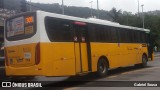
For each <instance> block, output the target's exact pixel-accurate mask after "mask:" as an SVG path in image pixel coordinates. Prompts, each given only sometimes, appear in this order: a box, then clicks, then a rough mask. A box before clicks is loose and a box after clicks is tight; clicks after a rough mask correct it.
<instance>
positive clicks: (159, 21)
mask: <svg viewBox="0 0 160 90" xmlns="http://www.w3.org/2000/svg"><path fill="white" fill-rule="evenodd" d="M20 1H21V0H4V3H5V6H4V7H5V8H6V9H10V10H16V11H17V12H20V3H19V2H20ZM32 5H33V6H32V10H33V11H35V10H39V9H40V10H44V11H47V12H53V13H58V14H61V13H62V11H61V9H62V8H61V5H59V4H41V3H32ZM27 6H28V5H27ZM28 10H29V6H28ZM92 11H93V16H97V10H96V9H92ZM65 14H66V15H70V16H76V17H82V18H89V17H92V16H91V8H88V7H75V6H65ZM99 15H100V16H99V18H100V19H103V20H110V21H113V22H118V23H120V24H123V25H128V26H134V27H139V28H142V26H143V25H142V13H140V14H139V15H138V14H132V13H131V12H126V11H123V12H122V10H117V9H116V8H112V10H110V11H105V10H100V11H99ZM144 19H145V28H147V29H150V30H151V37H152V40H153V42H154V45H159V46H160V11H158V10H157V11H151V12H145V13H144Z"/></svg>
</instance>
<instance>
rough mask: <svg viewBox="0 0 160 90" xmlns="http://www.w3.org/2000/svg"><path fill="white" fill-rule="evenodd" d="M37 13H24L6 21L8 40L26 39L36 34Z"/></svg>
mask: <svg viewBox="0 0 160 90" xmlns="http://www.w3.org/2000/svg"><path fill="white" fill-rule="evenodd" d="M35 21H36V20H35V15H24V16H18V17H13V18H10V19H8V20H7V21H6V38H7V39H8V40H11V41H13V40H21V39H26V38H29V37H31V36H33V34H35V30H36V29H35V27H36V26H35Z"/></svg>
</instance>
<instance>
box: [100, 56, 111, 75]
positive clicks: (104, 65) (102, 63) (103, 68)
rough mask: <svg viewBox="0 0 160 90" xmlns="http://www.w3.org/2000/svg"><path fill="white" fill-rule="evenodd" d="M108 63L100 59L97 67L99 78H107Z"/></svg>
mask: <svg viewBox="0 0 160 90" xmlns="http://www.w3.org/2000/svg"><path fill="white" fill-rule="evenodd" d="M108 68H109V66H108V62H107V61H106V59H104V58H101V59H99V61H98V65H97V74H98V76H100V77H104V76H107V74H108Z"/></svg>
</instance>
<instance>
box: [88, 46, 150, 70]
mask: <svg viewBox="0 0 160 90" xmlns="http://www.w3.org/2000/svg"><path fill="white" fill-rule="evenodd" d="M99 47H100V48H99ZM91 51H92V52H91V53H92V71H93V72H95V71H97V67H96V66H97V62H98V60H99V58H100V57H101V56H105V57H107V59H108V61H109V68H110V69H112V68H117V67H123V66H129V65H134V64H140V63H142V55H143V54H144V53H145V54H147V48H146V47H142V44H131V43H128V44H124V43H120V44H118V43H91Z"/></svg>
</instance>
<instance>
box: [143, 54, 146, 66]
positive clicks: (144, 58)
mask: <svg viewBox="0 0 160 90" xmlns="http://www.w3.org/2000/svg"><path fill="white" fill-rule="evenodd" d="M142 60H143V65H144V66H146V65H147V59H146V57H145V56H144V57H143V59H142Z"/></svg>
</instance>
